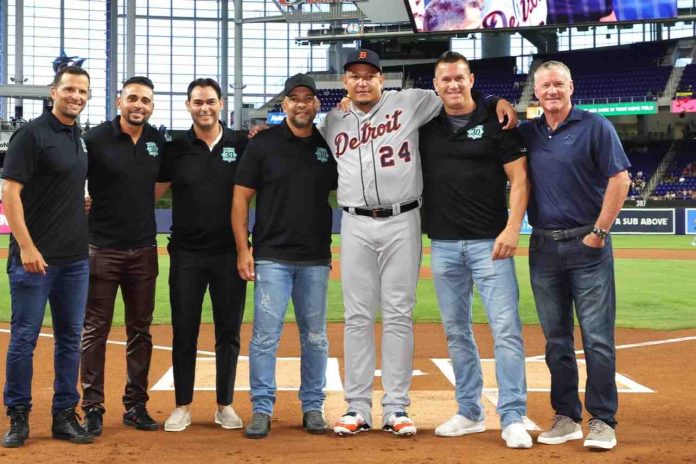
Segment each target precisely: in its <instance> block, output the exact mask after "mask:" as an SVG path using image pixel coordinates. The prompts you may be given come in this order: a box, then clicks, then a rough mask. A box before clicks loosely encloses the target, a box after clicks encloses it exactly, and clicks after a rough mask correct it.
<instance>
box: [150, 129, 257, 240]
mask: <svg viewBox="0 0 696 464" xmlns="http://www.w3.org/2000/svg"><path fill="white" fill-rule="evenodd" d="M247 141H248V139H247V134H246V132H242V131H233V130H231V129H228V128H223V134H222V138H221V139H220V141H219V142H218V143H217V144H216V145H215V146H214V147H213V150H212V151H211V150H210V149H209V148H208V145H207V144H206V143H205V142H204V141H203V140H200V139H199V138H198V137H196V134H195V132H194V131H193V127H192V128H191V129H190V130H189V131H188V132H187V133H186V135H185V136H183V137H182V138H180V139H175V140H173V141H171V142H167V143H166V144H165V156H164V159H163V163H162V170H161V175H160V178H159V181H160V182H171V183H172V234H171V239H170V240H171V241H170V247H171V248H172V249H174V250H176V249H185V250H189V251H201V252H208V253H219V252H225V251H236V249H235V244H234V235H233V234H232V223H231V219H230V217H231V212H232V190H233V189H234V175H235V171H236V169H237V166H238V165H239V161H240V159H241V158H242V155H243V153H244V149H245V148H246V146H247Z"/></svg>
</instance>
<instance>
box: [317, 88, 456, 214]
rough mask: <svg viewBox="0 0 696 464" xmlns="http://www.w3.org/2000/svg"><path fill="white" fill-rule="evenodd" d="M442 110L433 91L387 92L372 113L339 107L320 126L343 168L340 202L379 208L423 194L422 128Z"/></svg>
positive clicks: (345, 204)
mask: <svg viewBox="0 0 696 464" xmlns="http://www.w3.org/2000/svg"><path fill="white" fill-rule="evenodd" d="M441 108H442V101H441V100H440V97H438V96H437V94H436V93H435V92H434V91H432V90H424V89H407V90H400V91H394V90H387V91H385V92H383V93H382V98H380V100H379V102H378V103H377V104H376V105H375V106H374V107H373V108H372V109H371V110H370V111H369V112H367V113H363V112H362V111H359V110H357V109H355V108H354V107H351V110H350V112H348V113H344V112H343V111H341V110H340V109H336V108H335V109H333V110H331V112H330V113H329V114H327V115H326V117H325V118H324V120H323V122H322V123H321V124H320V125H319V126H318V127H319V130H320V132H321V134H322V135H323V136H324V138H325V139H326V142H327V144H328V145H329V147H330V148H331V152H332V153H333V155H334V157H335V158H336V163H337V164H338V192H337V199H338V204H339V205H340V206H342V207H351V208H378V207H387V206H391V205H394V204H397V203H404V202H408V201H412V200H415V199H417V198H419V197H420V196H421V194H422V193H423V173H422V171H421V160H420V153H419V151H418V129H419V128H420V127H421V126H422V125H423V124H425V123H426V122H428V121H430V120H431V119H432V118H434V117H435V116H436V115H437V114H438V113H439V112H440V109H441Z"/></svg>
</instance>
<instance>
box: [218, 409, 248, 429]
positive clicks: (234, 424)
mask: <svg viewBox="0 0 696 464" xmlns="http://www.w3.org/2000/svg"><path fill="white" fill-rule="evenodd" d="M215 423H216V424H218V425H221V426H222V428H223V429H229V430H232V429H241V428H242V426H243V424H242V419H241V418H240V417H239V416H238V415H237V413H236V412H235V410H234V408H233V407H232V406H229V405H227V406H225V407H224V408H222V411H218V410H216V411H215Z"/></svg>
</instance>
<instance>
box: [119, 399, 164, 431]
mask: <svg viewBox="0 0 696 464" xmlns="http://www.w3.org/2000/svg"><path fill="white" fill-rule="evenodd" d="M123 423H124V424H126V425H130V426H131V427H135V428H136V429H138V430H150V431H153V430H157V429H159V424H157V422H155V420H154V419H153V418H152V417H150V415H149V414H148V413H147V409H145V406H143V405H137V406H133V407H132V408H130V409H129V410H128V411H126V412H124V413H123Z"/></svg>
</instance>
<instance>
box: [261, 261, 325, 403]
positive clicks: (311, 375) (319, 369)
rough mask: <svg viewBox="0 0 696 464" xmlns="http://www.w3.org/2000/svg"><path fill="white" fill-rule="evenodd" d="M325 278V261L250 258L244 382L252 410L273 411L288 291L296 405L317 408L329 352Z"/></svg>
mask: <svg viewBox="0 0 696 464" xmlns="http://www.w3.org/2000/svg"><path fill="white" fill-rule="evenodd" d="M328 282H329V266H328V265H326V266H301V265H294V264H281V263H276V262H271V261H261V260H259V261H257V262H256V280H255V282H254V329H253V335H252V338H251V342H250V343H249V383H250V386H251V402H252V405H253V411H254V412H260V413H264V414H268V415H272V414H273V405H274V404H275V398H276V396H275V393H276V381H275V371H276V351H277V350H278V342H279V341H280V333H281V331H282V329H283V319H284V318H285V312H286V311H287V308H288V302H289V301H290V297H292V302H293V306H294V308H295V319H296V320H297V326H298V328H299V329H300V347H301V361H300V376H301V385H300V393H299V398H300V401H301V402H302V411H303V412H307V411H323V408H324V398H325V397H326V395H325V393H324V386H325V385H326V364H327V361H328V357H329V342H328V340H327V338H326V292H327V288H328Z"/></svg>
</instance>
